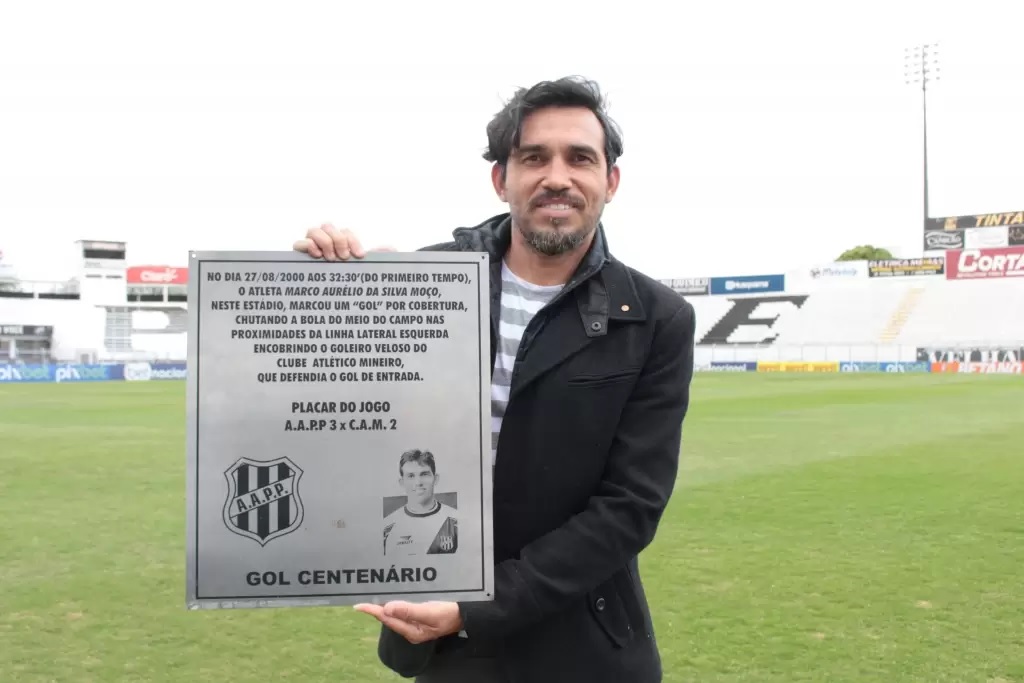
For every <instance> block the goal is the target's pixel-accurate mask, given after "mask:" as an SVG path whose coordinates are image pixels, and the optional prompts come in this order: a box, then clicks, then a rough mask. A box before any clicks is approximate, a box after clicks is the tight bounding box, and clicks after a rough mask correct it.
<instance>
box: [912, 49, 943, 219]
mask: <svg viewBox="0 0 1024 683" xmlns="http://www.w3.org/2000/svg"><path fill="white" fill-rule="evenodd" d="M903 61H904V70H903V76H904V79H905V80H906V82H907V84H908V85H909V84H911V83H914V84H916V83H920V84H921V101H922V113H923V115H924V127H923V128H924V229H925V230H927V229H928V83H929V81H937V80H939V44H938V43H930V44H927V45H918V46H917V47H908V48H906V49H905V51H904V56H903Z"/></svg>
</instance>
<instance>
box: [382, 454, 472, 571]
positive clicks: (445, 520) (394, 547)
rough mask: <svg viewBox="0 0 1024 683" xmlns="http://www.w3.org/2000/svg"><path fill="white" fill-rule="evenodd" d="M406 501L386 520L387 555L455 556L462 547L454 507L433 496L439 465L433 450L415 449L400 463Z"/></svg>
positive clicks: (400, 475) (385, 546) (404, 456)
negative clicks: (435, 460) (459, 547)
mask: <svg viewBox="0 0 1024 683" xmlns="http://www.w3.org/2000/svg"><path fill="white" fill-rule="evenodd" d="M398 473H399V484H400V485H401V486H402V488H404V489H405V493H406V497H407V502H406V504H405V505H403V506H402V507H400V508H398V509H397V510H395V511H394V512H392V513H391V514H389V515H388V516H386V517H385V518H384V555H385V556H387V557H393V556H395V555H437V554H446V555H447V554H452V553H454V552H455V551H456V550H458V546H459V523H458V518H457V516H456V513H455V510H454V508H452V507H451V506H448V505H445V504H444V503H442V502H441V501H439V500H438V499H437V497H436V496H435V495H434V487H435V486H436V485H437V482H438V479H439V477H438V476H437V466H436V464H435V463H434V455H433V453H431V452H430V451H420V450H412V451H407V452H405V453H403V454H402V457H401V459H400V460H399V461H398Z"/></svg>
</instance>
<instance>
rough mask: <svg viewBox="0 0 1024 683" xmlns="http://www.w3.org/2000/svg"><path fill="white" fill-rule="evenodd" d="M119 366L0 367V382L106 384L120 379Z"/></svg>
mask: <svg viewBox="0 0 1024 683" xmlns="http://www.w3.org/2000/svg"><path fill="white" fill-rule="evenodd" d="M120 372H121V366H120V365H79V364H76V363H61V364H59V365H19V364H15V363H6V364H4V365H0V382H108V381H110V380H114V379H121V376H120Z"/></svg>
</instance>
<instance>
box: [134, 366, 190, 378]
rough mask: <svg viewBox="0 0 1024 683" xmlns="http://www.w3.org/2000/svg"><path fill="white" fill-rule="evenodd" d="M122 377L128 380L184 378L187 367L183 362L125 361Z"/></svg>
mask: <svg viewBox="0 0 1024 683" xmlns="http://www.w3.org/2000/svg"><path fill="white" fill-rule="evenodd" d="M123 377H124V379H125V380H126V381H128V382H149V381H150V380H162V379H186V378H187V377H188V368H187V366H186V364H185V363H125V364H124V374H123Z"/></svg>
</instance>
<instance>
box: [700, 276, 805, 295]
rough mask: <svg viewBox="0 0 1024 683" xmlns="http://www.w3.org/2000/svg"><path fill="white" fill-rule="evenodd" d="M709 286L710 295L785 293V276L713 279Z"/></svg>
mask: <svg viewBox="0 0 1024 683" xmlns="http://www.w3.org/2000/svg"><path fill="white" fill-rule="evenodd" d="M710 284H711V293H712V294H765V293H771V292H782V291H785V289H786V276H785V275H782V274H776V275H740V276H736V277H713V278H711V283H710Z"/></svg>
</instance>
